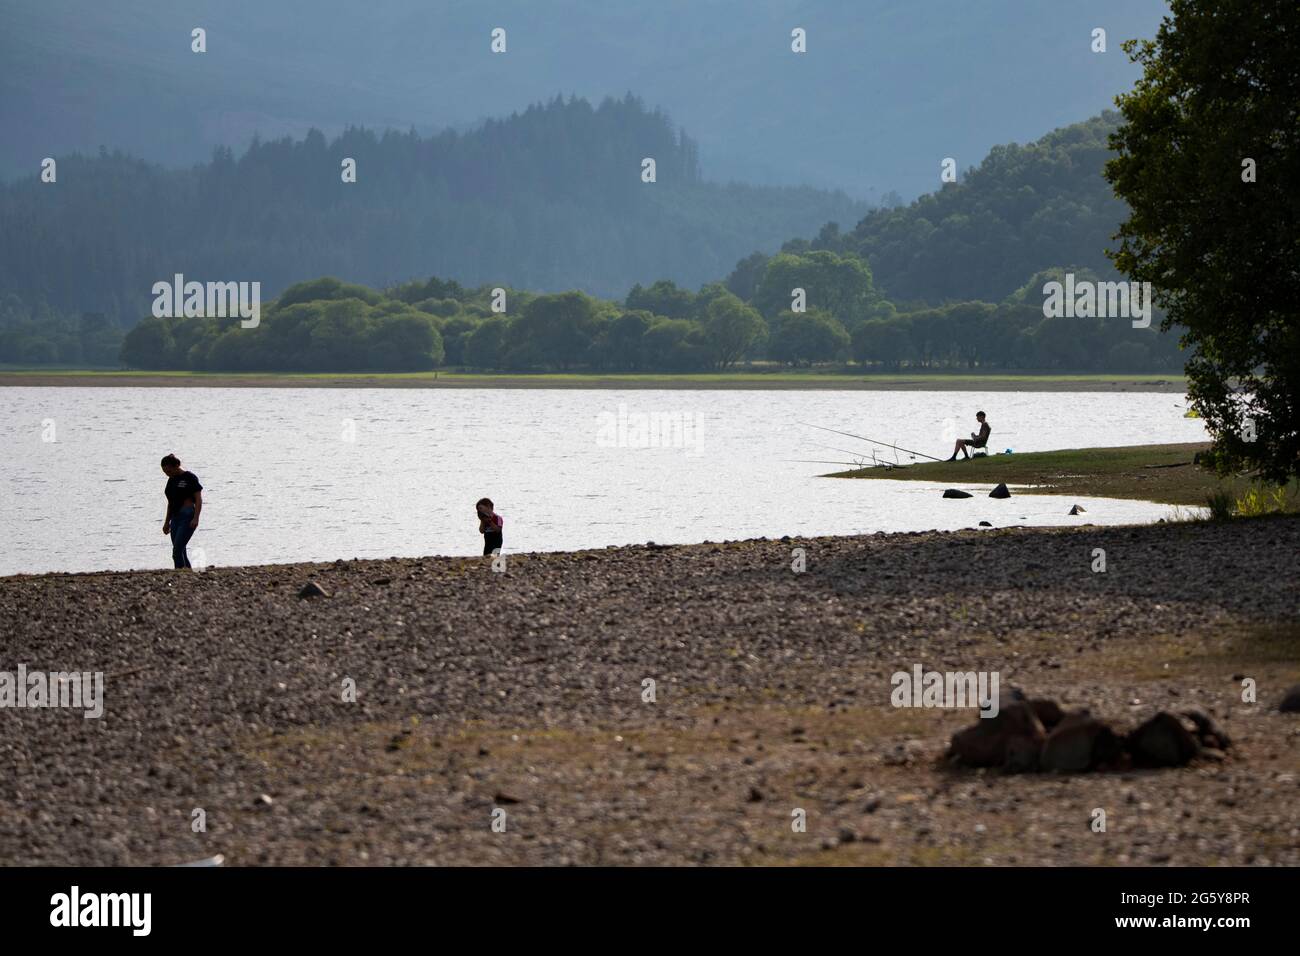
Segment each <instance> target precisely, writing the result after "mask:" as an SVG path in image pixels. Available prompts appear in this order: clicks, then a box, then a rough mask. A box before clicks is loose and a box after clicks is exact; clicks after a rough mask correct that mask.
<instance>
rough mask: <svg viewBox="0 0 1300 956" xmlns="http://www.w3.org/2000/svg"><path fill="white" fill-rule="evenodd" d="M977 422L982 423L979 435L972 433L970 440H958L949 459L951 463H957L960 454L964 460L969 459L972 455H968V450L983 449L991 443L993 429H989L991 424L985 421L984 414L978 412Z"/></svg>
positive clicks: (976, 414)
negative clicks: (990, 435) (990, 436)
mask: <svg viewBox="0 0 1300 956" xmlns="http://www.w3.org/2000/svg"><path fill="white" fill-rule="evenodd" d="M975 420H976V421H977V422H979V423H980V430H979V433H978V434H977V433H975V432H971V433H970V438H958V439H957V443H956V444H955V445H953V446H952V457H951V458H949V459H948V460H949V461H956V460H957V453H958V452H961V454H962V457H963V458H966V459H969V458H970V455H968V454H967V453H966V449H967V448H983V447H985V446H986V445H987V444H988V443H989V434H990V433H991V432H992V429H991V428H989V423H988V422H987V421H985V420H984V413H983V412H976V413H975Z"/></svg>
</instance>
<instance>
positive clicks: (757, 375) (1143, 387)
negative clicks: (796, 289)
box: [0, 369, 1187, 395]
mask: <svg viewBox="0 0 1300 956" xmlns="http://www.w3.org/2000/svg"><path fill="white" fill-rule="evenodd" d="M0 387H21V388H480V389H485V388H508V389H529V388H533V389H628V390H632V389H683V390H691V389H695V390H700V391H711V390H720V389H733V390H742V391H743V390H750V391H779V390H788V391H863V392H873V391H969V392H979V391H989V392H1160V393H1168V394H1176V395H1184V394H1186V392H1187V382H1186V379H1185V378H1184V377H1183V376H1182V375H1160V374H1151V375H1106V374H1077V375H1071V374H1060V375H1048V374H1025V375H1014V374H962V373H952V374H946V373H932V374H909V375H902V374H880V375H845V374H837V373H829V372H825V373H823V372H716V373H701V374H682V375H672V374H637V373H631V374H610V375H604V374H596V373H590V374H576V373H575V374H563V373H538V374H488V373H483V374H479V373H471V372H437V373H431V372H373V373H368V372H339V373H296V372H150V371H108V370H104V371H96V370H85V369H81V370H78V369H68V370H43V369H13V370H0Z"/></svg>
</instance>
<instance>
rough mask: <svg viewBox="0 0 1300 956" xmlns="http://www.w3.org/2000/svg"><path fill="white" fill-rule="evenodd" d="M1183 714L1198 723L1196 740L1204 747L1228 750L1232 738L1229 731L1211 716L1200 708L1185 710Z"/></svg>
mask: <svg viewBox="0 0 1300 956" xmlns="http://www.w3.org/2000/svg"><path fill="white" fill-rule="evenodd" d="M1183 716H1184V717H1186V718H1187V719H1188V720H1190V721H1191V722H1192V723H1193V724H1195V725H1196V741H1197V743H1199V744H1200V745H1201V746H1202V747H1206V748H1209V749H1212V750H1227V749H1228V748H1230V747H1231V746H1232V740H1231V739H1230V738H1229V737H1228V734H1227V731H1225V730H1224V729H1223V728H1222V727H1220V726H1219V725H1218V724H1216V723H1215V722H1214V721H1213V720H1211V719H1210V717H1209V716H1207V715H1206V714H1204V713H1202V712H1201V711H1199V710H1185V711H1183Z"/></svg>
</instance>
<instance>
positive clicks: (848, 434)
mask: <svg viewBox="0 0 1300 956" xmlns="http://www.w3.org/2000/svg"><path fill="white" fill-rule="evenodd" d="M799 424H800V425H807V426H808V427H809V428H820V429H821V430H822V431H824V432H834V433H835V434H836V435H844V436H845V437H846V438H856V439H857V440H858V441H869V442H871V443H872V444H873V445H884V446H885V447H886V448H893V449H895V450H896V451H905V452H907V453H908V454H909V455H918V456H920V457H921V458H928V459H930V461H943V459H942V458H935V457H934V456H933V455H927V454H925V452H920V451H912V449H910V448H903V447H902V446H901V445H893V444H890V443H889V442H887V441H877V440H876V439H874V438H867V437H865V436H863V435H855V434H853V433H852V432H842V431H840V430H839V429H836V428H826V427H824V426H822V425H814V424H813V423H812V422H800V423H799Z"/></svg>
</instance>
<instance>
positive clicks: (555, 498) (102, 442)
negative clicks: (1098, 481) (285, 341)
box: [0, 387, 1205, 574]
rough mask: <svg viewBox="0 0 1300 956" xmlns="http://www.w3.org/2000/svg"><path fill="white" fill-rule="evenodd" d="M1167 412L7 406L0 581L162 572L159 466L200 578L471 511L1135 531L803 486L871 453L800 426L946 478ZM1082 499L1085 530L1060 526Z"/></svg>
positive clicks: (510, 393) (479, 402) (1181, 421)
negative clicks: (170, 455) (182, 481)
mask: <svg viewBox="0 0 1300 956" xmlns="http://www.w3.org/2000/svg"><path fill="white" fill-rule="evenodd" d="M1181 404H1182V400H1181V398H1180V396H1177V395H1170V394H1163V393H1134V392H1124V393H1114V394H1106V393H1096V392H1086V393H1085V392H1077V393H1072V392H1039V393H1008V392H857V391H855V392H795V391H732V390H727V391H684V390H668V391H639V390H638V391H613V390H574V389H560V390H533V389H495V390H489V389H483V390H480V389H437V390H433V389H430V390H427V391H424V390H416V389H326V388H321V389H282V388H274V389H252V388H249V389H242V388H233V389H209V388H184V389H181V388H176V389H172V388H143V389H135V388H13V387H10V388H0V445H2V447H3V449H4V454H3V456H0V574H14V573H18V572H38V571H50V570H75V571H83V570H99V569H124V568H161V567H169V566H170V564H171V562H170V549H169V544H168V540H167V539H166V538H164V537H163V535H162V520H163V513H164V500H163V495H162V490H163V484H164V481H165V478H164V476H163V475H162V472H161V471H160V470H159V467H158V460H159V459H160V458H161V457H162V456H163V455H164V454H166V453H167V452H174V453H175V454H176V455H178V456H179V457H180V458H181V459H182V461H183V462H184V464H185V466H186V467H187V468H190V469H191V470H193V471H194V472H196V473H197V474H198V475H199V477H200V478H201V479H202V481H203V484H204V486H205V488H206V490H205V492H204V499H205V508H204V511H203V520H202V526H201V528H200V529H199V531H198V533H197V534H196V535H195V537H194V540H193V542H192V544H191V547H190V551H191V559H192V560H193V559H194V557H195V556H196V555H198V556H199V557H200V558H201V559H202V560H205V561H206V563H207V564H209V565H238V564H264V563H274V562H287V561H308V560H312V561H318V560H333V559H334V558H339V557H343V558H350V557H366V558H373V557H388V556H392V555H402V556H413V555H426V554H458V555H468V554H476V553H479V551H481V548H482V545H481V539H480V537H479V535H478V533H477V521H476V519H475V515H474V502H475V501H477V500H478V499H479V498H481V497H484V496H487V497H490V498H492V499H493V500H494V501H495V502H496V504H497V510H498V511H499V512H500V513H501V514H502V515H504V516H505V520H506V525H505V543H506V547H505V550H506V551H507V552H519V551H554V550H568V549H574V548H590V547H601V546H604V545H608V544H629V543H637V542H645V541H656V542H663V543H677V542H692V541H704V540H712V541H721V540H724V539H736V538H750V537H759V536H767V537H779V536H781V535H786V534H788V535H792V536H797V535H821V534H860V533H866V532H873V531H914V530H922V529H929V528H944V529H957V528H968V527H973V526H975V525H976V524H978V522H980V521H981V520H987V521H990V522H992V523H993V524H994V525H995V526H999V527H1001V526H1006V525H1010V524H1060V525H1069V524H1077V523H1083V522H1085V521H1086V522H1091V523H1093V524H1113V523H1125V522H1136V521H1150V520H1155V518H1157V517H1161V516H1165V515H1167V514H1168V513H1169V512H1170V510H1171V509H1168V508H1166V507H1164V506H1159V505H1151V504H1147V503H1143V502H1133V501H1110V500H1107V501H1092V500H1090V499H1080V498H1070V499H1068V500H1066V501H1062V500H1060V499H1057V498H1052V497H1037V496H1033V497H1031V496H1015V497H1013V498H1011V499H1010V500H1008V501H995V500H991V499H989V498H987V497H985V496H983V495H977V496H976V497H974V498H971V499H966V500H960V501H952V500H944V499H942V498H941V497H940V495H939V493H938V491H937V490H936V488H935V487H934V486H931V485H926V484H920V483H915V482H874V481H873V482H859V481H841V480H835V479H823V478H818V477H816V476H817V475H819V474H823V473H825V472H827V471H833V470H838V468H839V466H837V465H831V464H824V465H823V464H809V463H802V462H797V461H791V459H825V460H829V461H844V460H847V459H848V457H849V456H848V455H847V454H846V452H856V451H857V450H858V449H859V448H862V449H863V450H864V453H869V452H867V446H865V445H863V444H862V443H860V442H856V441H855V440H854V439H851V438H845V437H842V436H838V435H829V434H827V433H825V432H818V431H816V430H814V429H811V428H807V427H805V426H801V425H799V424H798V423H799V422H815V423H817V424H821V425H829V426H831V427H833V428H840V429H843V430H845V431H850V432H856V433H858V434H862V435H869V436H872V437H873V438H876V439H879V440H881V441H888V442H892V443H894V444H897V445H902V446H905V447H908V448H914V449H916V450H918V451H925V452H927V453H929V454H932V455H936V456H940V457H946V456H947V455H948V454H949V453H950V452H951V450H952V442H953V439H954V438H955V437H958V436H964V435H966V433H968V432H970V431H972V430H974V429H975V428H976V427H977V426H976V424H975V422H974V414H975V412H976V411H978V410H980V409H983V410H985V411H987V412H988V417H989V421H990V423H991V424H992V426H993V436H992V439H991V442H990V446H991V448H993V449H994V450H995V451H1002V450H1003V449H1005V448H1013V449H1015V451H1017V452H1026V451H1041V450H1045V449H1052V448H1079V447H1089V446H1098V445H1135V444H1144V443H1154V442H1182V441H1199V440H1202V439H1203V438H1204V437H1205V432H1204V428H1203V426H1202V423H1201V422H1200V421H1199V420H1196V419H1185V418H1183V417H1182V408H1181V407H1180V406H1181ZM49 437H53V438H54V439H55V440H54V441H48V440H44V439H47V438H49ZM889 454H890V456H891V457H892V455H893V453H892V452H890V453H889ZM900 457H901V458H902V460H903V461H906V460H907V456H906V455H902V456H900ZM953 469H954V471H953V475H954V479H953V482H952V483H953V484H954V485H959V484H961V480H960V475H961V466H960V464H955V465H953ZM970 490H974V489H973V488H971V489H970ZM1075 501H1079V502H1080V503H1082V504H1083V505H1084V506H1085V507H1086V508H1087V509H1088V513H1087V514H1086V515H1085V516H1083V517H1079V518H1071V517H1067V516H1066V515H1065V511H1066V510H1067V509H1068V506H1069V505H1070V504H1071V503H1073V502H1075ZM196 563H197V562H196Z"/></svg>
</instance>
